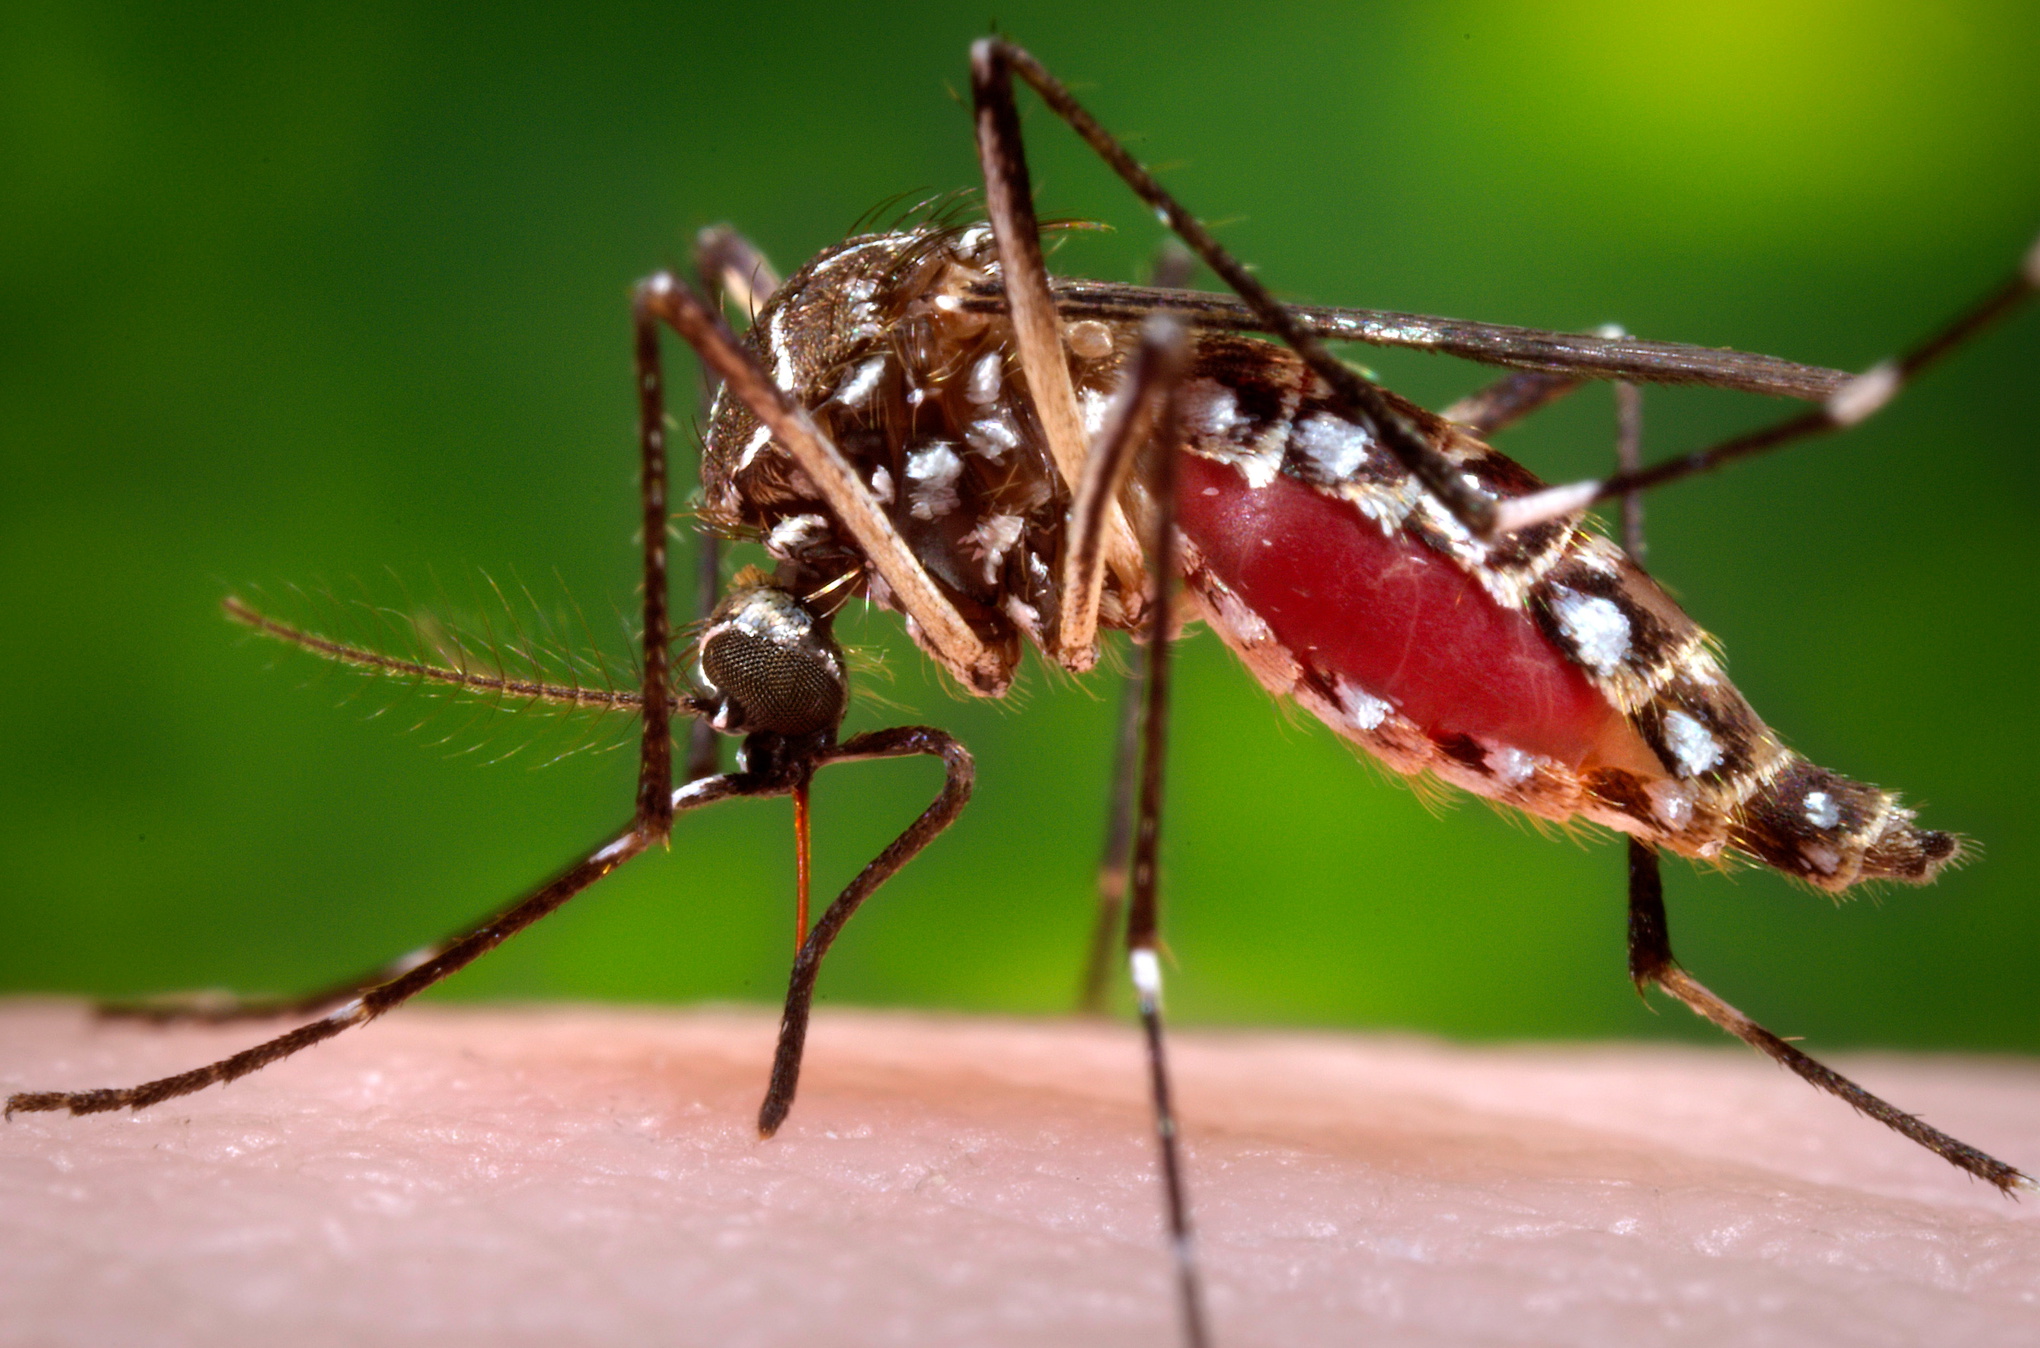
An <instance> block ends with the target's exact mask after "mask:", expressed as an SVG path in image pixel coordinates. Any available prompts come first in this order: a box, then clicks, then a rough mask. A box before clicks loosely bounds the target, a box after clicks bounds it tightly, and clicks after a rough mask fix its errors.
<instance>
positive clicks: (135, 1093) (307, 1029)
mask: <svg viewBox="0 0 2040 1348" xmlns="http://www.w3.org/2000/svg"><path fill="white" fill-rule="evenodd" d="M786 785H787V784H786V783H785V782H784V781H780V780H776V779H763V778H755V777H745V776H727V777H709V778H706V779H704V780H702V781H699V782H692V783H689V784H688V785H686V786H684V787H682V788H680V790H679V791H677V792H675V793H674V794H673V796H672V798H671V799H670V800H669V801H668V802H667V812H666V813H667V817H668V818H669V819H670V817H671V815H672V814H673V813H674V812H678V811H684V810H693V809H698V808H700V807H701V806H703V805H711V804H714V803H715V802H716V801H719V800H727V799H729V798H730V797H732V796H764V795H780V794H783V793H784V791H785V790H786ZM654 839H655V835H654V834H652V833H649V832H647V831H646V830H645V828H644V826H643V821H642V820H633V821H632V822H631V823H630V825H629V826H628V827H626V828H624V829H623V830H622V831H621V832H619V833H618V834H616V836H615V837H613V838H612V839H610V841H609V842H607V843H605V844H604V845H603V846H601V847H599V848H597V849H596V850H595V851H594V852H593V853H591V854H590V855H588V856H587V857H585V858H584V859H582V860H580V861H577V862H575V863H574V864H573V865H571V866H569V867H567V869H566V870H564V871H562V872H561V873H560V874H559V875H557V876H555V877H554V878H553V879H552V880H551V881H550V882H549V883H547V884H545V885H544V886H542V887H540V888H539V889H538V890H537V891H536V892H534V893H532V894H531V895H530V896H529V897H527V898H524V899H522V900H520V901H519V902H517V903H515V904H513V905H512V906H510V907H509V908H506V909H504V910H503V911H502V912H500V913H498V914H496V916H494V917H492V918H490V919H489V920H488V921H486V922H483V923H481V924H480V925H478V926H476V927H473V928H470V929H469V930H468V931H466V932H463V933H462V934H460V935H459V936H456V937H454V938H452V939H451V940H448V941H446V942H443V943H442V944H440V945H439V946H437V947H435V948H433V949H432V950H430V951H428V952H426V955H425V958H423V959H422V960H419V961H418V962H417V963H416V964H415V965H413V966H412V967H411V968H410V969H409V970H408V971H407V972H405V973H403V974H401V975H399V976H398V977H396V978H393V979H391V980H390V981H388V982H386V983H382V984H378V985H377V986H375V987H372V988H369V989H367V990H365V991H363V992H362V993H360V994H359V995H358V996H355V997H353V998H351V999H349V1000H348V1001H347V1002H345V1003H344V1004H342V1005H341V1006H339V1007H338V1008H336V1009H335V1010H334V1011H332V1012H331V1013H330V1014H329V1015H327V1016H326V1017H325V1018H324V1019H322V1020H315V1021H313V1022H312V1023H311V1024H309V1025H302V1026H299V1027H298V1028H297V1029H295V1030H292V1031H290V1032H289V1033H288V1034H283V1035H278V1036H277V1037H276V1038H274V1039H271V1040H268V1041H267V1042H265V1043H261V1044H257V1045H256V1046H255V1047H253V1048H250V1049H244V1050H243V1051H241V1052H239V1053H236V1054H234V1055H233V1056H232V1057H228V1058H222V1059H220V1060H219V1061H218V1062H215V1063H209V1064H207V1065H206V1066H204V1067H200V1068H196V1069H194V1070H192V1071H189V1072H181V1073H179V1074H178V1075H176V1076H171V1077H163V1078H162V1079H160V1080H157V1081H145V1082H143V1083H142V1084H141V1085H139V1086H127V1087H120V1088H113V1089H101V1090H89V1091H27V1092H23V1093H21V1094H18V1095H11V1096H9V1097H8V1098H7V1110H6V1112H7V1115H8V1116H10V1117H11V1116H12V1115H14V1114H17V1113H34V1112H37V1111H47V1110H69V1111H70V1112H71V1113H73V1114H98V1113H102V1112H104V1111H106V1110H111V1109H143V1108H146V1107H147V1106H149V1105H154V1104H161V1103H162V1102H163V1101H165V1100H174V1099H176V1098H177V1097H178V1096H180V1095H190V1094H192V1093H193V1092H194V1091H201V1090H204V1089H205V1088H206V1087H207V1086H214V1085H223V1084H225V1083H226V1082H229V1081H236V1080H238V1079H240V1078H241V1077H244V1076H247V1075H248V1074H249V1073H250V1072H255V1071H259V1070H260V1069H262V1068H264V1067H267V1066H269V1064H271V1063H273V1062H277V1061H280V1060H281V1059H284V1058H288V1057H289V1056H290V1055H291V1054H293V1053H296V1052H298V1051H299V1050H301V1049H307V1048H310V1047H311V1046H312V1045H314V1044H317V1043H320V1042H322V1041H324V1040H327V1039H331V1038H332V1037H333V1036H334V1035H336V1034H339V1033H340V1032H341V1031H342V1030H346V1029H349V1028H351V1027H353V1026H356V1025H362V1024H366V1023H367V1022H368V1021H371V1020H374V1019H375V1018H376V1017H377V1016H380V1015H382V1014H384V1013H385V1012H388V1011H392V1010H394V1009H395V1008H397V1007H398V1006H400V1005H402V1004H403V1003H404V1002H407V1001H409V1000H410V999H411V998H413V997H415V996H417V995H418V994H419V993H421V992H423V991H424V990H425V989H427V988H429V987H431V986H432V985H433V984H434V983H437V982H439V981H440V980H441V979H443V978H445V977H447V976H448V975H449V974H452V973H455V972H457V971H458V970H461V969H464V968H466V967H467V966H468V965H469V964H472V963H473V962H474V961H475V960H477V959H479V958H480V957H481V956H483V955H485V954H487V953H488V952H489V951H491V950H494V949H495V948H496V947H497V946H499V945H501V944H503V942H505V941H507V940H509V939H510V938H511V937H512V936H515V935H516V934H517V933H518V932H520V931H523V930H524V929H525V928H526V927H528V926H530V925H531V924H532V923H534V922H536V921H538V920H539V919H540V918H542V917H545V916H546V915H547V914H549V913H551V912H552V911H553V910H554V909H556V908H558V907H560V906H561V905H562V904H564V903H566V902H567V900H569V899H571V898H573V897H574V896H575V895H576V894H579V893H580V892H581V891H582V890H584V889H586V888H588V886H590V885H592V884H594V883H595V882H596V881H597V880H600V879H601V878H602V877H603V876H605V875H608V874H609V873H610V872H611V871H613V870H615V869H616V868H617V867H619V866H621V865H623V864H624V863H625V862H626V861H629V860H630V859H631V858H633V857H635V856H636V855H637V854H638V853H640V852H642V851H644V850H645V849H646V848H647V847H650V846H651V845H652V843H653V841H654Z"/></svg>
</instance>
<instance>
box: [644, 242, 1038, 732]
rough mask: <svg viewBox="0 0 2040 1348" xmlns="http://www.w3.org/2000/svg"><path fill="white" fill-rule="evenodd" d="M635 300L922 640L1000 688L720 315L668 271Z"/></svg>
mask: <svg viewBox="0 0 2040 1348" xmlns="http://www.w3.org/2000/svg"><path fill="white" fill-rule="evenodd" d="M637 303H638V305H639V306H640V307H641V309H642V310H643V312H644V313H646V314H647V315H649V316H652V317H656V318H657V319H658V320H659V321H661V322H663V323H666V324H668V325H669V326H671V327H672V328H673V330H674V331H675V332H678V333H679V334H680V335H681V336H682V337H684V338H685V339H686V340H687V343H688V345H690V346H692V347H693V348H694V350H695V352H696V353H697V354H699V355H700V357H701V359H702V361H703V362H704V363H706V364H707V365H708V366H709V367H710V368H712V369H713V370H714V371H715V372H716V374H717V375H718V376H720V377H721V378H722V380H723V381H724V383H725V384H727V385H728V386H729V391H730V392H731V393H734V394H735V395H736V396H737V397H739V398H742V399H743V400H744V405H745V406H746V407H748V408H750V409H751V411H752V413H753V414H754V415H756V416H757V418H758V419H759V420H760V421H761V422H763V423H764V424H765V425H766V426H767V427H769V428H770V430H771V432H772V438H773V439H775V440H777V441H778V442H779V443H780V444H781V445H784V446H785V447H786V450H787V452H788V453H789V454H791V455H792V456H793V458H794V461H795V462H796V463H798V464H799V465H800V467H801V470H802V471H803V472H805V473H806V474H807V475H808V477H809V479H810V480H812V481H813V482H814V483H815V486H816V488H817V490H819V491H820V493H821V495H822V499H823V500H825V501H827V502H828V503H829V506H830V508H831V509H832V510H834V511H835V514H836V517H837V518H838V519H839V520H840V521H841V522H842V524H843V527H844V528H845V529H847V530H848V531H849V532H850V535H851V537H852V538H854V539H856V541H857V544H858V546H859V547H860V548H862V549H863V551H864V555H865V556H866V557H868V558H870V559H871V565H872V569H873V570H875V571H877V572H878V574H879V575H880V576H881V577H882V578H883V579H884V580H885V582H886V584H887V585H889V586H891V587H892V591H893V593H894V594H895V595H896V596H898V599H899V606H900V608H901V609H902V610H903V611H905V612H908V613H911V614H913V615H914V618H915V621H916V622H917V623H918V624H919V625H920V627H921V631H922V633H923V635H924V636H926V637H927V639H928V642H929V644H930V645H931V646H932V647H933V648H934V649H935V650H936V651H938V652H940V654H941V658H942V661H943V663H944V664H946V665H948V666H949V668H950V669H951V671H952V672H953V673H954V674H955V675H956V677H957V678H958V679H959V680H961V681H962V682H964V683H965V684H967V685H968V686H970V687H971V688H972V689H974V690H975V691H977V692H979V693H982V694H985V695H987V696H998V695H999V694H1001V693H1003V692H1005V690H1006V686H1007V684H1008V683H1010V682H1011V677H1012V676H1011V674H1010V673H1009V672H1008V671H1007V670H1006V669H1005V668H1004V667H1003V665H1002V664H1001V663H1000V661H999V660H998V658H997V657H996V656H995V655H994V654H993V652H992V651H991V650H989V649H988V648H987V647H986V646H985V644H984V643H983V642H982V641H981V640H979V638H978V636H977V633H975V632H974V631H972V630H971V627H970V624H969V623H967V622H965V621H964V618H963V615H962V614H961V613H958V612H957V611H956V606H955V605H954V604H952V603H950V602H949V598H948V596H946V595H944V594H943V593H942V591H941V590H940V589H939V588H938V587H937V586H936V584H935V582H934V580H933V579H932V578H930V576H929V575H928V573H927V571H926V570H925V569H923V567H922V566H921V563H920V562H919V561H918V560H917V559H916V558H915V556H914V553H913V550H912V549H911V548H909V547H908V546H907V544H906V540H904V539H902V538H901V537H900V535H899V531H898V530H897V529H896V528H894V526H893V523H892V520H891V518H890V517H888V516H887V515H886V513H885V511H884V510H883V509H882V508H881V507H880V505H879V504H878V501H877V500H876V499H875V498H874V497H873V496H872V494H871V489H870V488H869V487H867V486H866V485H865V484H864V482H863V481H862V480H861V479H860V478H859V477H858V476H857V472H856V469H855V468H854V467H853V466H852V465H851V463H850V461H849V460H848V459H847V458H845V457H844V455H843V451H842V450H840V449H838V448H837V447H836V446H835V444H834V443H833V442H832V441H831V440H830V439H829V438H828V436H827V435H825V434H823V432H822V430H821V428H820V427H819V426H817V425H815V423H814V419H813V418H812V417H810V416H809V415H808V414H807V412H806V410H805V409H803V408H802V407H801V406H800V405H799V404H797V403H795V402H794V401H793V400H792V399H791V398H790V397H788V396H787V394H786V392H785V390H783V389H781V388H780V387H779V386H778V385H777V384H775V383H773V382H772V377H771V376H770V375H769V374H767V373H766V372H765V370H764V369H763V368H762V367H761V366H760V365H759V364H758V361H757V358H756V357H755V356H753V355H752V354H751V353H750V352H749V351H747V350H745V349H744V348H743V347H742V346H741V345H740V344H739V343H738V341H737V336H736V334H735V333H734V332H732V331H730V327H729V324H727V323H725V322H724V321H723V319H722V316H721V315H720V314H717V313H716V312H715V311H714V310H713V309H711V308H710V307H709V306H708V304H707V303H706V302H704V301H703V300H702V298H701V297H700V296H699V295H697V294H695V293H694V289H693V288H692V287H691V286H689V285H688V284H687V282H686V281H684V280H683V279H681V278H680V277H678V276H676V275H674V274H673V273H671V272H660V273H658V274H657V275H655V276H652V277H649V278H648V279H646V280H644V281H641V282H639V283H638V288H637Z"/></svg>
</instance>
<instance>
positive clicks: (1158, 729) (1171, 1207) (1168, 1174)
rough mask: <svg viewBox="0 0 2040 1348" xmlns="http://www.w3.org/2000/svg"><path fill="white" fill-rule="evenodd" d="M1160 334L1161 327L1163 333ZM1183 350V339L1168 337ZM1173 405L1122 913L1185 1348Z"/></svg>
mask: <svg viewBox="0 0 2040 1348" xmlns="http://www.w3.org/2000/svg"><path fill="white" fill-rule="evenodd" d="M1164 324H1166V325H1167V326H1163V325H1164ZM1172 329H1174V325H1173V324H1172V323H1169V322H1168V320H1163V319H1158V320H1151V321H1150V324H1149V326H1148V327H1147V329H1146V330H1145V332H1144V334H1143V335H1144V338H1145V340H1146V341H1148V342H1161V341H1166V340H1168V338H1169V334H1170V331H1171V330H1172ZM1174 331H1175V340H1177V341H1179V342H1180V341H1181V340H1182V338H1181V331H1180V329H1174ZM1176 417H1177V412H1176V400H1175V398H1174V396H1173V394H1172V396H1169V397H1167V398H1165V399H1164V400H1163V402H1162V406H1161V413H1160V416H1159V418H1158V419H1157V423H1156V427H1155V434H1154V444H1155V445H1156V446H1157V448H1158V449H1159V451H1160V452H1158V453H1156V454H1154V455H1153V456H1152V462H1153V468H1152V476H1151V477H1150V479H1149V482H1150V493H1151V499H1152V501H1153V509H1152V512H1151V514H1152V518H1151V519H1150V520H1149V521H1148V523H1149V525H1150V526H1151V530H1150V533H1151V541H1150V544H1149V557H1148V560H1149V574H1151V575H1152V576H1153V577H1154V592H1153V596H1152V598H1151V599H1150V601H1149V606H1148V640H1147V658H1146V660H1145V661H1144V664H1145V667H1146V668H1145V675H1144V677H1143V679H1142V685H1143V692H1144V695H1145V696H1144V704H1145V706H1144V716H1143V724H1142V727H1141V765H1140V807H1139V813H1138V815H1137V816H1136V822H1135V827H1134V842H1133V868H1132V870H1133V874H1132V885H1131V890H1132V893H1131V902H1130V903H1129V904H1128V905H1127V913H1126V952H1127V966H1128V970H1129V972H1130V973H1131V975H1132V979H1133V990H1134V998H1135V1002H1136V1005H1137V1006H1138V1008H1139V1013H1140V1022H1141V1030H1142V1033H1143V1035H1144V1037H1145V1038H1146V1041H1147V1056H1148V1082H1149V1087H1150V1091H1151V1093H1152V1097H1153V1104H1154V1117H1155V1139H1156V1141H1157V1143H1158V1144H1159V1146H1160V1149H1161V1162H1162V1185H1163V1191H1164V1199H1165V1202H1166V1205H1167V1215H1168V1222H1169V1246H1170V1252H1171V1254H1172V1256H1173V1258H1174V1260H1175V1265H1176V1288H1177V1295H1178V1299H1179V1302H1180V1305H1181V1310H1182V1317H1183V1340H1184V1342H1185V1343H1187V1344H1189V1345H1190V1348H1203V1345H1205V1344H1207V1343H1209V1342H1210V1334H1209V1331H1208V1330H1207V1328H1206V1324H1205V1314H1204V1289H1203V1280H1202V1278H1201V1276H1200V1274H1199V1271H1198V1264H1197V1252H1196V1246H1195V1243H1194V1241H1193V1238H1192V1231H1191V1225H1190V1200H1189V1193H1188V1189H1187V1186H1186V1183H1185V1179H1184V1169H1183V1157H1182V1143H1181V1138H1180V1135H1179V1131H1178V1128H1177V1125H1176V1108H1175V1101H1174V1098H1173V1095H1172V1093H1171V1091H1170V1086H1169V1066H1168V1057H1167V1054H1166V1051H1165V1043H1164V1038H1163V1033H1162V962H1161V954H1160V945H1161V914H1160V902H1159V894H1158V885H1157V875H1156V856H1157V852H1158V845H1159V842H1160V838H1161V824H1162V771H1163V764H1164V762H1165V760H1166V757H1167V749H1168V736H1169V644H1170V637H1171V636H1172V635H1173V630H1172V627H1171V622H1170V609H1171V607H1172V603H1171V598H1172V596H1171V587H1172V586H1173V585H1174V583H1175V578H1176V522H1175V519H1176V509H1175V506H1176V454H1177V449H1176V446H1177V444H1178V442H1179V434H1178V428H1177V419H1176Z"/></svg>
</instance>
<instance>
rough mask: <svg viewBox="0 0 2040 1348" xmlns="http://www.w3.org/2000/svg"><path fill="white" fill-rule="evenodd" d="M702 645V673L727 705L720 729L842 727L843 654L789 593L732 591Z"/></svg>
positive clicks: (800, 732)
mask: <svg viewBox="0 0 2040 1348" xmlns="http://www.w3.org/2000/svg"><path fill="white" fill-rule="evenodd" d="M697 649H698V656H699V661H700V665H701V677H702V679H703V680H704V681H705V682H706V683H707V684H708V687H709V690H710V692H711V693H713V694H714V695H715V697H716V699H717V701H718V702H719V703H720V704H721V710H719V711H718V713H717V715H716V718H715V727H716V729H718V730H721V731H723V732H724V733H726V734H731V735H747V734H751V733H753V732H755V731H761V730H763V731H770V732H772V733H774V734H779V735H785V736H787V737H789V738H798V737H801V736H806V735H813V734H817V733H819V732H822V731H834V730H835V728H836V727H837V726H838V725H840V724H842V721H843V712H844V710H845V708H846V706H847V705H848V702H849V688H848V682H847V679H846V677H845V675H844V672H843V652H842V651H841V650H839V649H838V648H837V646H836V643H835V641H834V639H833V638H831V637H830V635H829V631H828V627H827V625H826V624H825V623H824V621H823V620H822V619H820V618H817V617H816V616H815V615H814V614H813V613H811V612H809V611H808V609H807V608H806V607H805V606H804V605H803V604H802V603H801V602H800V600H798V599H796V598H795V597H794V596H793V595H791V594H789V593H787V592H786V591H785V590H782V589H779V588H777V587H776V586H771V585H759V586H752V587H747V588H744V589H739V590H736V591H734V592H733V593H731V594H730V596H729V597H728V598H726V599H724V600H723V602H722V603H721V605H720V606H718V607H717V609H716V611H715V614H714V616H713V617H711V618H710V619H709V623H708V628H707V630H706V631H704V632H703V633H702V634H701V642H700V645H699V647H698V648H697Z"/></svg>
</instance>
